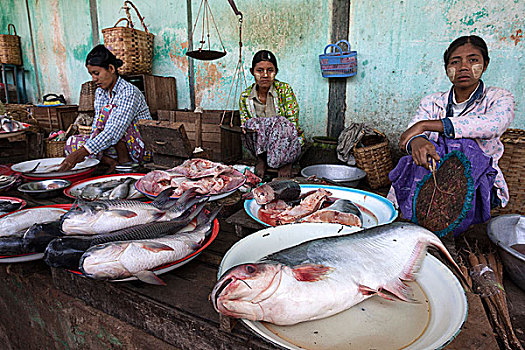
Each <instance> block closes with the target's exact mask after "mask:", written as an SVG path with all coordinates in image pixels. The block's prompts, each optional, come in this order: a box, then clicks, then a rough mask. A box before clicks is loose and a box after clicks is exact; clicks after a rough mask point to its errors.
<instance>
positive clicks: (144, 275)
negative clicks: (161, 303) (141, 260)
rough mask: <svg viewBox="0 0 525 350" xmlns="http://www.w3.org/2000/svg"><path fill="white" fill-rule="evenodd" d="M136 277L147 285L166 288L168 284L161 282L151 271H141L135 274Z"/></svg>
mask: <svg viewBox="0 0 525 350" xmlns="http://www.w3.org/2000/svg"><path fill="white" fill-rule="evenodd" d="M135 277H137V278H138V279H139V280H141V281H142V282H145V283H149V284H156V285H158V286H165V285H166V282H164V281H163V280H161V279H160V278H159V277H157V275H155V274H154V273H153V272H151V271H140V272H137V273H136V274H135Z"/></svg>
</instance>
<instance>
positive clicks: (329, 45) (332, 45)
mask: <svg viewBox="0 0 525 350" xmlns="http://www.w3.org/2000/svg"><path fill="white" fill-rule="evenodd" d="M330 47H331V48H336V49H337V50H338V51H339V55H342V54H343V50H341V47H339V46H337V45H335V44H328V45H326V47H325V48H324V54H325V55H326V54H327V53H326V50H328V48H330ZM332 52H334V50H332Z"/></svg>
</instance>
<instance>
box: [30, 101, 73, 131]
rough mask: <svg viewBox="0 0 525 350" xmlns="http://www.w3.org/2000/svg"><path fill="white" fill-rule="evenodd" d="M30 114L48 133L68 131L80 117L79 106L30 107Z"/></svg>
mask: <svg viewBox="0 0 525 350" xmlns="http://www.w3.org/2000/svg"><path fill="white" fill-rule="evenodd" d="M29 112H30V113H31V115H32V116H33V118H34V120H36V122H37V123H38V125H39V126H40V127H41V128H42V129H44V130H45V131H46V132H50V131H52V130H58V129H60V130H64V131H65V130H67V128H68V127H69V125H71V124H73V122H74V121H75V119H76V118H77V115H78V106H77V105H64V106H52V107H37V106H31V107H29Z"/></svg>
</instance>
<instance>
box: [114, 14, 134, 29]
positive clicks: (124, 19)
mask: <svg viewBox="0 0 525 350" xmlns="http://www.w3.org/2000/svg"><path fill="white" fill-rule="evenodd" d="M122 21H126V22H127V25H126V27H128V28H130V26H129V21H128V19H127V18H124V17H122V18H121V19H119V20H118V21H117V23H115V25H114V26H113V28H115V27H116V26H117V24H119V23H120V22H122ZM131 28H133V27H131Z"/></svg>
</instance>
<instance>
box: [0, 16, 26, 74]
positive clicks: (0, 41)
mask: <svg viewBox="0 0 525 350" xmlns="http://www.w3.org/2000/svg"><path fill="white" fill-rule="evenodd" d="M11 28H13V34H11ZM7 33H8V34H0V63H3V64H14V65H16V66H21V65H22V52H21V50H20V37H19V36H18V35H16V29H15V26H14V25H13V24H9V25H7Z"/></svg>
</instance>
